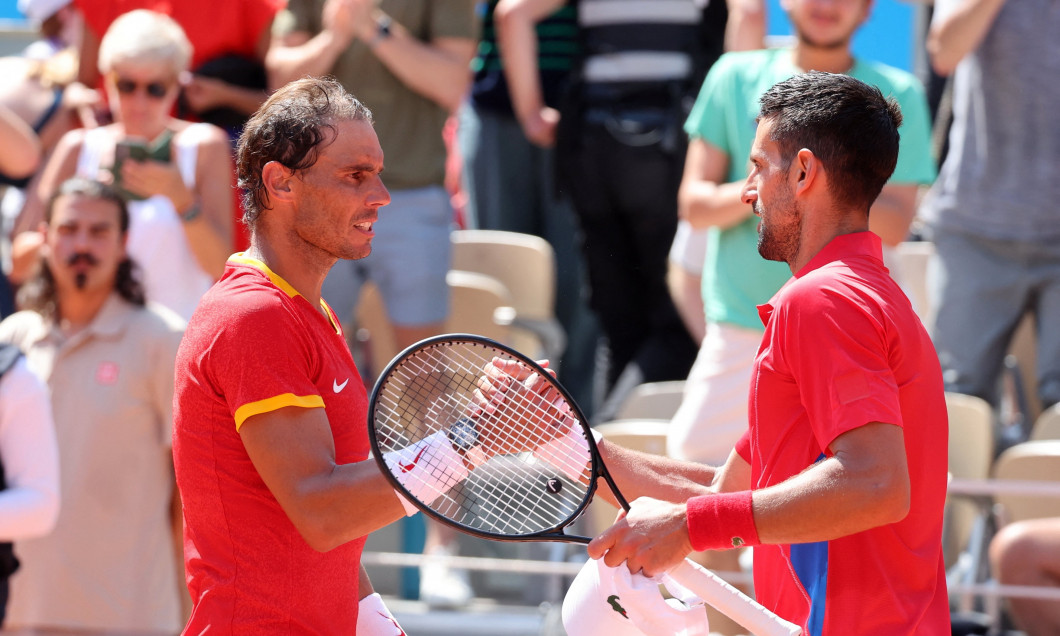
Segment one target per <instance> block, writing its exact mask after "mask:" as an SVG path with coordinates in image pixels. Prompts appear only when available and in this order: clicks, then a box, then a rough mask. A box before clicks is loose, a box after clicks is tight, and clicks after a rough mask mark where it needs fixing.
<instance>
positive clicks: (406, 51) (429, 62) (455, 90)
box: [368, 17, 475, 111]
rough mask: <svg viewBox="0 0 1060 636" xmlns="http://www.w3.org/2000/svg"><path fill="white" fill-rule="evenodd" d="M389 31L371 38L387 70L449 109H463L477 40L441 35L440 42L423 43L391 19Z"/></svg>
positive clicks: (371, 43) (373, 47)
mask: <svg viewBox="0 0 1060 636" xmlns="http://www.w3.org/2000/svg"><path fill="white" fill-rule="evenodd" d="M380 19H383V20H385V19H386V18H385V17H382V18H380ZM388 30H389V35H388V36H386V37H382V38H381V39H380V38H379V37H378V36H376V37H375V38H373V39H371V40H369V41H368V45H369V46H370V48H371V49H372V52H373V53H374V54H375V56H376V57H377V58H379V61H380V62H382V63H383V64H384V65H385V66H386V67H387V70H389V71H390V72H391V73H393V74H394V76H395V77H397V78H398V79H400V80H401V81H402V83H404V84H405V86H407V87H409V88H410V89H411V90H413V91H414V92H416V93H419V94H420V95H423V96H424V97H426V98H428V99H430V100H431V101H433V102H435V103H436V104H438V105H439V106H441V107H443V108H445V109H446V110H449V111H455V110H456V109H457V108H459V107H460V103H461V102H462V101H463V99H464V96H465V95H466V94H467V89H468V86H469V85H470V83H471V71H470V70H469V64H470V63H471V58H472V56H473V55H474V52H475V43H474V41H473V40H471V39H470V38H466V39H465V38H440V39H439V40H438V41H437V42H423V41H421V40H419V39H417V38H416V37H415V36H414V35H413V34H411V33H410V32H409V31H408V30H407V29H405V27H403V26H402V25H400V24H398V23H397V22H390V24H389V26H388Z"/></svg>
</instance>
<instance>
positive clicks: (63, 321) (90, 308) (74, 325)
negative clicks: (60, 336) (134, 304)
mask: <svg viewBox="0 0 1060 636" xmlns="http://www.w3.org/2000/svg"><path fill="white" fill-rule="evenodd" d="M112 291H113V289H111V288H107V289H104V290H91V291H82V290H69V291H66V292H62V291H61V292H59V296H58V322H59V327H60V329H62V330H63V331H64V332H66V333H75V332H78V331H80V330H81V329H84V328H85V327H87V326H88V325H89V323H91V322H92V321H93V320H95V318H96V315H98V314H99V310H100V309H102V308H103V304H104V303H105V302H107V299H108V298H110V295H111V292H112Z"/></svg>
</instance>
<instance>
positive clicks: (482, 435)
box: [368, 334, 801, 636]
mask: <svg viewBox="0 0 1060 636" xmlns="http://www.w3.org/2000/svg"><path fill="white" fill-rule="evenodd" d="M369 413H370V417H369V418H368V429H369V438H370V441H371V444H372V451H373V454H374V455H375V457H376V460H377V461H378V462H379V466H380V468H381V469H382V471H383V474H384V475H386V476H387V478H388V479H389V480H390V481H391V483H392V484H393V485H394V487H395V488H396V489H397V491H398V492H399V493H401V494H402V495H404V496H405V497H406V498H407V499H408V500H409V501H410V502H411V503H413V504H414V505H415V506H416V507H417V508H419V509H420V510H422V511H423V512H424V513H426V514H427V515H428V516H430V517H432V518H433V519H436V520H438V521H439V522H441V523H444V524H447V525H449V526H451V527H453V528H456V529H457V530H460V531H461V532H465V533H467V534H470V535H474V536H477V537H481V538H484V539H491V540H497V541H566V542H570V543H581V544H587V543H589V541H590V538H589V537H583V536H577V535H572V534H567V532H566V530H567V529H568V527H569V526H570V525H571V524H572V523H573V522H574V521H575V519H577V518H578V517H579V516H580V515H581V514H582V512H584V511H585V509H586V507H587V506H588V505H589V502H590V501H591V500H592V497H593V494H594V492H595V490H596V484H597V479H598V478H600V477H602V478H603V479H605V480H606V481H607V484H608V485H609V486H610V487H611V490H612V492H613V493H614V495H615V498H616V499H617V500H618V502H619V503H620V504H621V505H622V507H623V508H624V509H626V510H629V504H628V503H627V502H626V500H625V498H624V497H623V496H622V494H621V493H620V492H619V490H618V487H617V486H616V485H615V482H614V480H613V479H612V477H611V475H610V473H608V470H607V467H606V466H604V463H603V460H602V459H601V457H600V453H599V451H598V450H597V448H596V443H595V441H594V440H593V437H592V434H591V433H590V431H589V426H588V423H587V421H586V419H585V417H584V416H583V415H582V412H581V410H580V409H579V408H578V405H577V404H575V403H574V400H572V399H571V397H570V395H569V394H568V393H567V391H566V389H564V388H563V387H562V386H560V384H559V383H558V382H556V380H555V379H554V378H553V377H552V375H551V374H550V373H549V372H548V371H546V370H545V369H544V368H542V367H541V366H540V365H538V364H537V363H535V362H534V361H533V360H530V359H529V358H527V357H526V356H524V355H522V354H520V353H518V352H517V351H514V350H513V349H510V348H508V347H506V346H504V345H502V344H499V343H497V342H494V341H492V340H490V339H488V338H483V337H480V336H472V335H464V334H454V335H445V336H438V337H434V338H428V339H427V340H424V341H422V342H419V343H417V344H415V345H413V346H411V347H409V348H408V349H406V350H405V351H403V352H401V353H400V354H399V355H398V356H397V357H396V358H395V359H394V360H393V361H392V362H391V363H390V364H389V365H388V366H387V368H386V369H385V370H384V371H383V373H382V375H380V377H379V380H378V381H377V382H376V385H375V388H374V389H373V390H372V397H371V404H370V406H369ZM669 574H670V576H671V577H673V578H674V580H676V581H677V582H678V583H680V584H681V585H684V586H685V587H686V588H688V589H689V590H691V591H692V592H693V593H695V594H696V595H697V596H699V597H700V598H702V599H703V600H704V601H706V602H707V603H709V604H710V605H712V606H713V607H715V608H716V609H718V610H719V611H721V612H722V613H724V614H726V615H727V616H729V617H730V618H732V619H733V620H735V621H736V622H737V623H739V624H740V625H741V626H743V627H744V628H746V629H748V630H750V631H751V632H752V633H753V634H758V635H761V636H774V635H775V636H794V635H797V634H799V633H801V629H800V628H799V627H798V626H797V625H794V624H792V623H789V622H788V621H785V620H784V619H782V618H780V617H778V616H776V615H775V614H773V613H772V612H770V611H769V610H767V609H766V608H765V607H763V606H762V605H760V604H758V603H757V602H755V601H754V600H753V599H751V598H749V597H747V596H745V595H744V594H743V593H742V592H740V591H739V590H737V589H736V588H734V587H733V586H731V585H729V584H728V583H727V582H725V581H723V580H722V579H720V578H718V577H717V576H716V575H714V574H713V573H712V572H710V571H709V570H706V569H705V568H703V567H702V566H699V565H697V564H695V563H693V562H691V561H689V560H688V559H686V560H685V561H684V563H682V564H681V565H679V566H678V567H677V568H675V569H674V570H672V571H671V572H670V573H669Z"/></svg>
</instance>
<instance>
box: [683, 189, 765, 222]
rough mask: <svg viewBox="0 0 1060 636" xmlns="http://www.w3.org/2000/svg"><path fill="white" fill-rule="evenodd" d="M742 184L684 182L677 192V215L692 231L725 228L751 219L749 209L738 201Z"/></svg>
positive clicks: (749, 207)
mask: <svg viewBox="0 0 1060 636" xmlns="http://www.w3.org/2000/svg"><path fill="white" fill-rule="evenodd" d="M742 189H743V182H732V183H721V184H719V183H714V182H712V181H702V180H696V181H686V182H685V183H683V184H682V185H681V190H680V192H679V193H678V197H677V205H678V214H679V216H680V217H681V218H682V219H686V220H687V221H688V222H689V223H691V225H692V227H694V228H696V229H703V228H708V227H719V228H721V229H728V228H730V227H733V226H736V225H739V224H740V223H743V222H744V221H745V220H747V218H748V217H750V216H751V214H752V212H751V206H749V205H747V204H746V203H743V202H742V201H741V200H740V191H741V190H742Z"/></svg>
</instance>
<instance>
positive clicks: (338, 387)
mask: <svg viewBox="0 0 1060 636" xmlns="http://www.w3.org/2000/svg"><path fill="white" fill-rule="evenodd" d="M349 381H350V379H349V378H346V381H345V382H343V383H342V384H339V381H338V380H332V381H331V382H332V384H331V389H332V390H333V391H335V393H338V392H339V391H341V390H343V389H345V388H346V382H349Z"/></svg>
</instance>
